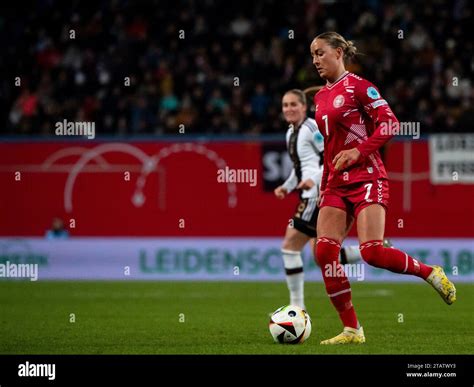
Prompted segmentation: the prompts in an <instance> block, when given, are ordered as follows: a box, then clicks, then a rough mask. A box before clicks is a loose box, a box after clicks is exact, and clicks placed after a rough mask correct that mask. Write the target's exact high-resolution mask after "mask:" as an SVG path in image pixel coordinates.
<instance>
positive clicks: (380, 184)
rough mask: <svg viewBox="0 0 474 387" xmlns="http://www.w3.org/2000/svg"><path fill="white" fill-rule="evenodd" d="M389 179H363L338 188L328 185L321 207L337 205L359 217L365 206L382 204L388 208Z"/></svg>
mask: <svg viewBox="0 0 474 387" xmlns="http://www.w3.org/2000/svg"><path fill="white" fill-rule="evenodd" d="M388 198H389V194H388V180H387V179H377V180H373V181H361V182H359V183H354V184H350V185H345V186H342V187H337V188H329V187H327V188H326V189H325V190H324V193H323V196H322V198H321V204H320V206H319V208H323V207H336V208H341V209H342V210H344V211H346V212H347V213H348V214H349V215H352V216H355V217H357V215H359V212H361V211H362V210H363V209H364V208H365V207H367V206H370V205H371V204H380V205H381V206H382V207H383V208H385V210H387V209H388Z"/></svg>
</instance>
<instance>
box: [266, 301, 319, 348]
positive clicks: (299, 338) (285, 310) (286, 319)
mask: <svg viewBox="0 0 474 387" xmlns="http://www.w3.org/2000/svg"><path fill="white" fill-rule="evenodd" d="M269 328H270V333H271V335H272V337H273V340H275V341H276V342H277V343H281V344H283V343H287V344H298V343H302V342H304V341H305V340H306V339H307V338H308V337H309V335H310V334H311V318H310V317H309V314H308V313H307V312H306V311H305V310H303V309H301V308H300V307H299V306H296V305H287V306H282V307H281V308H278V309H277V310H276V311H275V312H273V314H272V315H271V317H270V323H269Z"/></svg>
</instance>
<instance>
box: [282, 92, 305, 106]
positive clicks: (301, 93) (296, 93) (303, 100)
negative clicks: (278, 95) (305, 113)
mask: <svg viewBox="0 0 474 387" xmlns="http://www.w3.org/2000/svg"><path fill="white" fill-rule="evenodd" d="M290 93H291V94H294V95H296V96H297V97H298V99H299V100H300V102H301V103H302V104H303V105H307V101H306V94H305V93H304V92H303V91H302V90H300V89H291V90H288V91H287V92H286V93H285V94H284V95H287V94H290Z"/></svg>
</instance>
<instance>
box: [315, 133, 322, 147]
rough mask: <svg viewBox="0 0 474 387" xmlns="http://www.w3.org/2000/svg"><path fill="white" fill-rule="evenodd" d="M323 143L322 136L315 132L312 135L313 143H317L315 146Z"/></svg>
mask: <svg viewBox="0 0 474 387" xmlns="http://www.w3.org/2000/svg"><path fill="white" fill-rule="evenodd" d="M323 141H324V137H323V135H322V134H321V133H319V132H316V133H315V134H314V142H315V143H317V144H319V143H322V142H323Z"/></svg>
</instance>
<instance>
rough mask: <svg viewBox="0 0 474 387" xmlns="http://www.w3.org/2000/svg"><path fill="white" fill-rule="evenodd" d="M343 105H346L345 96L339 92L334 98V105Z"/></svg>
mask: <svg viewBox="0 0 474 387" xmlns="http://www.w3.org/2000/svg"><path fill="white" fill-rule="evenodd" d="M342 105H344V96H343V95H341V94H339V95H338V96H337V97H336V98H334V101H333V102H332V106H334V107H335V108H340V107H341V106H342Z"/></svg>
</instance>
